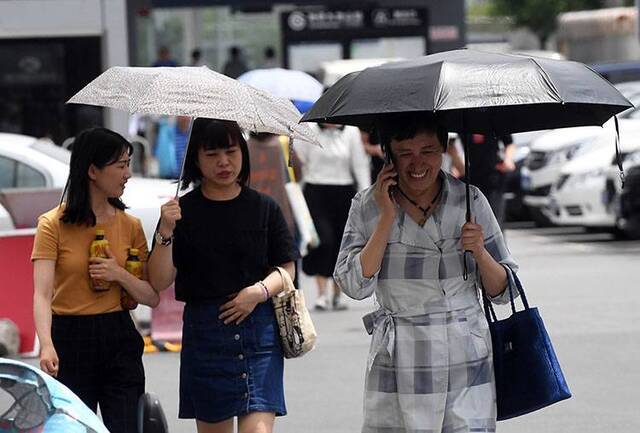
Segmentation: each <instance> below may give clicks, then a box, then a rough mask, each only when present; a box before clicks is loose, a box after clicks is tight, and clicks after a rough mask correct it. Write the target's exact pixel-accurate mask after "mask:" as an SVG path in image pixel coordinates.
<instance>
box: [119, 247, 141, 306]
mask: <svg viewBox="0 0 640 433" xmlns="http://www.w3.org/2000/svg"><path fill="white" fill-rule="evenodd" d="M139 254H140V251H138V249H137V248H129V257H127V262H126V263H125V265H124V267H125V269H126V270H127V272H129V273H130V274H131V275H133V276H134V277H136V278H138V279H141V278H142V262H141V261H140V257H138V255H139ZM120 306H122V309H123V310H133V309H135V308H136V307H137V306H138V302H136V300H135V299H133V297H132V296H131V295H130V294H129V293H128V292H127V291H126V290H125V289H124V288H122V292H121V293H120Z"/></svg>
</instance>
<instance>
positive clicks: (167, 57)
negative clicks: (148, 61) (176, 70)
mask: <svg viewBox="0 0 640 433" xmlns="http://www.w3.org/2000/svg"><path fill="white" fill-rule="evenodd" d="M152 66H154V67H156V66H180V64H179V63H178V62H177V61H176V60H175V59H174V58H173V57H172V56H171V50H169V47H167V46H164V45H163V46H161V47H160V48H159V49H158V58H157V59H156V60H155V61H154V62H153V65H152Z"/></svg>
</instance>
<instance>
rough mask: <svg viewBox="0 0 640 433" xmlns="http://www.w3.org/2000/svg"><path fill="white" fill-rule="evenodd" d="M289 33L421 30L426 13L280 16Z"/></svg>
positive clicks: (367, 11)
mask: <svg viewBox="0 0 640 433" xmlns="http://www.w3.org/2000/svg"><path fill="white" fill-rule="evenodd" d="M284 16H285V18H284V21H285V22H286V24H287V28H286V29H285V30H288V31H290V32H314V31H322V32H326V31H344V30H366V29H391V28H396V29H397V28H405V29H406V28H422V27H425V26H426V24H427V11H426V9H422V8H375V9H330V10H318V11H315V10H296V11H292V12H287V13H285V14H284Z"/></svg>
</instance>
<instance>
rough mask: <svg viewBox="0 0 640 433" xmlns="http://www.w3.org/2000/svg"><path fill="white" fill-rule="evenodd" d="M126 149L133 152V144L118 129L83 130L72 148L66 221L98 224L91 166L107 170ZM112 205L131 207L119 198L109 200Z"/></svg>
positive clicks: (64, 196) (91, 224)
mask: <svg viewBox="0 0 640 433" xmlns="http://www.w3.org/2000/svg"><path fill="white" fill-rule="evenodd" d="M124 152H126V153H127V155H129V156H131V155H132V154H133V146H131V143H129V142H128V141H127V140H126V139H125V138H124V137H123V136H121V135H120V134H118V133H117V132H114V131H111V130H109V129H106V128H91V129H87V130H85V131H82V132H81V133H79V134H78V135H77V136H76V138H75V140H74V141H73V145H72V148H71V162H70V164H69V179H67V185H66V186H65V192H64V195H63V200H64V201H65V202H66V204H65V207H64V211H63V213H62V217H60V219H61V220H62V222H64V223H67V224H84V225H87V226H90V227H93V226H95V225H96V216H95V214H94V213H93V210H92V209H91V197H90V191H89V174H88V172H89V167H90V166H91V165H94V166H95V167H96V168H98V169H103V168H105V167H106V166H108V165H111V164H113V163H115V162H117V161H118V160H119V159H120V156H122V154H123V153H124ZM107 200H108V201H109V204H111V206H113V207H115V208H116V209H120V210H124V209H126V208H127V207H126V206H125V204H124V203H123V202H122V201H121V200H120V199H119V198H117V197H110V198H108V199H107Z"/></svg>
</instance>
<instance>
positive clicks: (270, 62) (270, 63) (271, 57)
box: [262, 46, 280, 69]
mask: <svg viewBox="0 0 640 433" xmlns="http://www.w3.org/2000/svg"><path fill="white" fill-rule="evenodd" d="M279 67H280V62H278V59H276V50H275V49H274V48H273V47H271V46H269V47H266V48H265V49H264V62H263V63H262V69H271V68H279Z"/></svg>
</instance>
